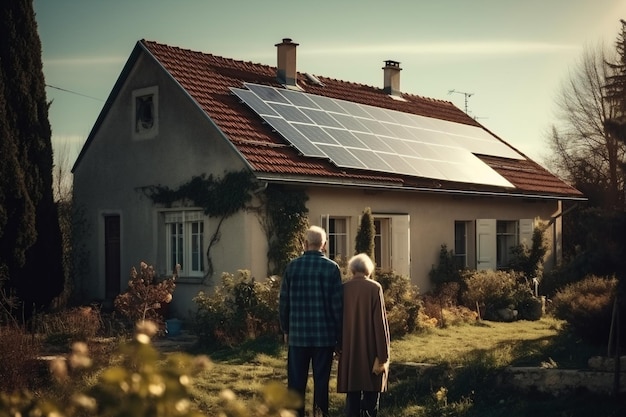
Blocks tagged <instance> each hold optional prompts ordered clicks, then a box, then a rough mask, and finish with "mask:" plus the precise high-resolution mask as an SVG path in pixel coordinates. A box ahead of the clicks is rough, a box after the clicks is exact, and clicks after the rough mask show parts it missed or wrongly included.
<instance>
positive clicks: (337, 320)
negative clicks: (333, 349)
mask: <svg viewBox="0 0 626 417" xmlns="http://www.w3.org/2000/svg"><path fill="white" fill-rule="evenodd" d="M278 310H279V314H280V327H281V330H282V331H283V333H286V334H288V335H289V345H290V346H304V347H324V346H336V345H338V344H339V342H340V340H339V339H340V338H341V325H342V320H343V285H342V282H341V272H340V270H339V266H338V265H337V264H336V263H335V262H333V261H332V260H330V259H328V258H326V257H325V256H324V254H323V253H322V252H320V251H317V250H310V251H306V252H304V254H303V255H302V256H300V257H299V258H296V259H294V260H293V261H291V263H290V264H289V265H288V266H287V268H286V270H285V273H284V274H283V278H282V282H281V287H280V298H279V308H278Z"/></svg>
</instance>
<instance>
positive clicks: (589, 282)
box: [552, 275, 618, 344]
mask: <svg viewBox="0 0 626 417" xmlns="http://www.w3.org/2000/svg"><path fill="white" fill-rule="evenodd" d="M617 284H618V280H617V279H616V278H615V277H611V278H607V277H599V276H596V275H590V276H588V277H586V278H584V279H583V280H581V281H578V282H575V283H572V284H569V285H566V286H565V287H564V288H563V289H561V290H559V291H558V292H557V293H556V295H555V296H554V298H553V300H552V311H553V314H554V316H555V317H556V318H559V319H562V320H565V321H567V323H568V325H569V326H570V328H571V329H572V331H574V332H575V333H576V334H578V335H579V336H581V337H582V338H583V339H585V341H587V342H589V343H594V344H601V343H606V342H607V340H608V336H609V331H610V326H611V316H612V312H613V303H614V301H615V296H616V294H617Z"/></svg>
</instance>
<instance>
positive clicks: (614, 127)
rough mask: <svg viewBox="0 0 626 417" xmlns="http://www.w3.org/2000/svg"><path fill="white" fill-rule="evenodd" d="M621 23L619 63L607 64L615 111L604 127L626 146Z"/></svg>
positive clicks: (624, 31) (625, 31)
mask: <svg viewBox="0 0 626 417" xmlns="http://www.w3.org/2000/svg"><path fill="white" fill-rule="evenodd" d="M620 22H621V24H622V28H621V32H620V33H619V35H618V36H617V40H616V42H615V49H616V50H617V61H614V62H607V65H608V66H609V68H611V70H612V74H611V75H610V76H609V77H608V78H607V84H606V86H605V97H606V100H607V102H608V103H610V104H611V105H612V106H613V108H614V109H615V111H614V114H613V117H612V118H610V119H607V120H606V121H605V124H604V125H605V128H606V129H607V131H608V132H609V133H610V134H611V135H612V136H614V137H615V138H616V139H617V140H619V141H620V142H621V143H622V144H626V21H625V20H623V19H622V20H620ZM622 171H623V172H626V164H622Z"/></svg>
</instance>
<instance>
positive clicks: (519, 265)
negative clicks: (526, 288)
mask: <svg viewBox="0 0 626 417" xmlns="http://www.w3.org/2000/svg"><path fill="white" fill-rule="evenodd" d="M543 227H544V226H543V225H540V226H539V227H535V229H534V230H533V236H532V244H531V246H530V248H528V247H526V246H525V245H522V244H520V245H517V246H514V247H512V248H511V255H512V256H511V261H510V262H509V268H511V269H512V270H513V271H516V272H520V273H522V274H523V275H524V276H525V277H526V279H529V280H530V279H533V278H541V276H542V273H543V258H544V256H545V255H546V252H547V251H548V246H547V244H546V239H545V237H544V235H543Z"/></svg>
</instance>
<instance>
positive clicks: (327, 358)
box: [287, 346, 335, 417]
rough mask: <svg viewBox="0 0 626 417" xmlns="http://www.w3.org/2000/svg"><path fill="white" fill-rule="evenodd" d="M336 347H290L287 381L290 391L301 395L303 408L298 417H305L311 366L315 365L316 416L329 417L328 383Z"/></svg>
mask: <svg viewBox="0 0 626 417" xmlns="http://www.w3.org/2000/svg"><path fill="white" fill-rule="evenodd" d="M334 351H335V347H334V346H329V347H301V346H289V354H288V356H287V380H288V386H289V388H290V389H292V390H294V391H296V392H297V393H299V394H300V396H301V398H302V408H300V409H299V410H298V416H299V417H304V394H305V393H306V384H307V380H308V378H309V365H310V364H312V365H313V410H314V414H313V415H315V416H318V415H320V413H321V416H324V417H326V416H328V381H329V380H330V369H331V366H332V364H333V353H334Z"/></svg>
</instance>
